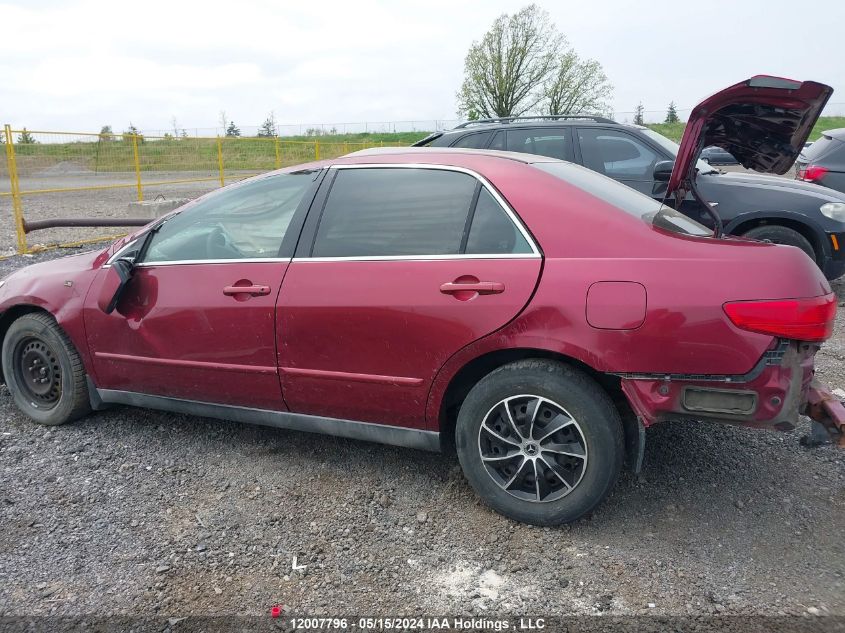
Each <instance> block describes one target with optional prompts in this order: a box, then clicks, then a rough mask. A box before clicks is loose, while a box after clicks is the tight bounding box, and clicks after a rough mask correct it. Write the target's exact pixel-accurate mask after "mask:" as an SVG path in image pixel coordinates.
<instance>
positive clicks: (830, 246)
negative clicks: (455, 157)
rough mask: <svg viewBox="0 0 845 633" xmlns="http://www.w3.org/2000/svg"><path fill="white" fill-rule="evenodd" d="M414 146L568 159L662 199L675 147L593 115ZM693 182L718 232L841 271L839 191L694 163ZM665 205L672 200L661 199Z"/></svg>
mask: <svg viewBox="0 0 845 633" xmlns="http://www.w3.org/2000/svg"><path fill="white" fill-rule="evenodd" d="M416 145H418V146H423V145H426V146H442V147H465V148H475V149H498V150H509V151H516V152H526V153H530V154H540V155H543V156H551V157H554V158H559V159H562V160H567V161H571V162H575V163H578V164H581V165H584V166H585V167H588V168H590V169H592V170H594V171H597V172H599V173H601V174H605V175H606V176H609V177H611V178H614V179H615V180H618V181H619V182H622V183H624V184H626V185H628V186H630V187H633V188H634V189H636V190H638V191H640V192H642V193H645V194H647V195H650V196H652V197H653V198H655V199H657V200H663V199H664V198H665V197H666V188H667V181H668V180H669V176H670V174H671V171H672V166H673V163H674V161H675V158H676V157H677V153H678V144H677V143H675V142H673V141H671V140H669V139H668V138H666V137H665V136H662V135H661V134H658V133H657V132H655V131H653V130H650V129H648V128H646V127H642V126H639V125H627V124H621V123H616V122H615V121H612V120H610V119H606V118H602V117H595V116H573V117H519V118H509V119H508V118H505V119H495V120H494V119H487V120H483V121H470V122H467V123H463V124H461V125H459V126H458V127H456V128H455V129H453V130H449V131H444V132H435V133H434V134H431V135H429V136H427V137H426V138H424V139H422V140H421V141H419V142H418V143H416ZM697 168H698V176H697V178H696V187H697V189H698V191H699V193H700V194H701V195H702V197H703V198H704V199H705V200H707V201H709V202H710V203H711V204H712V205H713V207H714V210H715V211H716V212H717V213H718V214H719V216H720V217H721V220H722V223H723V226H724V233H725V234H732V235H743V236H746V237H750V238H754V239H758V240H767V241H770V242H774V243H776V244H788V245H790V246H797V247H798V248H800V249H801V250H803V251H804V252H805V253H807V255H809V256H810V258H811V259H813V261H815V262H816V263H817V264H818V266H819V268H821V269H822V271H823V272H824V273H825V275H826V276H827V277H828V279H835V278H837V277H839V276H841V275H842V274H843V273H845V253H843V251H845V241H843V240H845V221H843V220H842V219H840V218H845V194H843V193H840V192H838V191H834V190H832V189H828V188H825V187H820V186H818V185H814V184H809V183H805V182H800V181H796V180H790V179H787V178H781V177H778V176H764V175H760V174H755V173H724V172H722V171H719V170H717V169H715V168H713V167H711V166H710V165H708V164H707V163H705V162H704V161H699V162H698V164H697ZM666 202H667V203H670V204H673V205H674V201H673V200H670V199H668V198H667V200H666ZM679 210H680V211H681V212H683V213H684V214H685V215H687V216H689V217H691V218H692V219H694V220H696V221H698V222H700V223H702V224H704V225H706V226H708V227H710V228H713V227H714V224H715V222H714V220H713V218H712V216H711V215H710V213H708V211H707V209H705V208H704V206H703V205H702V204H701V203H699V202H698V201H696V199H695V197H694V196H693V195H691V194H689V193H688V194H687V196H686V198H685V199H684V200H683V203H682V204H681V208H680V209H679Z"/></svg>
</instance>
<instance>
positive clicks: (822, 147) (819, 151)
mask: <svg viewBox="0 0 845 633" xmlns="http://www.w3.org/2000/svg"><path fill="white" fill-rule="evenodd" d="M795 167H796V171H795V178H796V179H798V180H803V181H804V182H811V183H814V184H816V185H822V186H824V187H830V188H831V189H836V190H837V191H842V192H845V128H839V129H838V130H828V131H827V132H823V133H822V137H821V138H820V139H819V140H818V141H816V142H815V143H813V144H812V145H811V146H810V147H807V148H805V149H804V151H803V152H801V155H800V156H799V157H798V161H797V162H796V163H795Z"/></svg>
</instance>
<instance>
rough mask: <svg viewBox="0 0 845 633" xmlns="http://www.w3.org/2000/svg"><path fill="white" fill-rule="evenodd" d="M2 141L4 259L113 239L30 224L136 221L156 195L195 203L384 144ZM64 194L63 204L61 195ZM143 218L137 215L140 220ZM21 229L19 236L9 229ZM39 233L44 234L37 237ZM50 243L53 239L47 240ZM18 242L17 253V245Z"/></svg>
mask: <svg viewBox="0 0 845 633" xmlns="http://www.w3.org/2000/svg"><path fill="white" fill-rule="evenodd" d="M0 142H2V143H3V144H4V146H5V147H3V148H0V149H3V150H4V151H3V152H2V157H0V213H3V215H4V216H5V217H6V218H9V217H10V218H11V219H12V221H13V223H12V224H11V225H9V224H7V222H6V221H5V220H3V221H2V222H1V223H0V227H3V226H4V225H5V229H3V231H2V232H0V255H1V254H2V252H3V251H4V250H5V251H7V252H8V251H10V250H11V249H12V248H14V249H15V250H16V251H17V252H18V253H31V252H33V251H36V250H41V249H44V248H51V247H56V246H75V245H78V244H82V243H86V242H93V241H98V240H102V239H107V238H108V237H116V236H112V235H107V234H104V233H103V232H102V229H99V230H92V229H90V228H89V229H80V228H73V229H68V228H62V229H47V230H45V231H44V233H41V232H38V233H37V236H38V238H37V239H39V240H46V242H45V243H38V244H30V243H29V242H31V241H34V240H28V239H27V237H28V236H27V233H26V228H27V226H26V222H27V220H30V221H31V220H39V219H40V220H48V221H49V220H50V219H55V218H83V217H84V218H91V217H95V218H100V217H102V218H110V219H115V218H127V217H130V214H129V211H128V208H129V206H128V203H129V202H131V201H133V200H139V201H142V200H145V199H152V198H155V197H165V198H173V197H189V198H192V197H196V196H198V195H201V194H202V193H205V192H206V191H209V190H211V189H213V188H215V187H218V186H223V185H225V184H226V183H227V182H233V181H235V180H240V179H242V178H246V177H248V176H251V175H255V174H258V173H262V172H265V171H269V170H272V169H279V168H281V167H285V166H289V165H297V164H301V163H307V162H310V161H313V160H320V159H323V158H335V157H337V156H341V155H343V154H347V153H349V152H353V151H356V150H360V149H364V148H367V147H373V146H376V145H383V142H381V143H380V142H377V141H376V142H372V141H371V142H367V141H354V142H352V141H327V140H320V139H319V138H315V139H314V140H305V141H303V140H286V139H285V138H283V137H276V136H271V137H204V138H198V137H175V136H170V135H165V136H146V135H140V134H111V133H109V134H91V133H73V132H46V131H33V130H26V129H22V130H13V129H11V127H10V126H8V125H6V126H5V129H4V130H3V134H2V137H0ZM57 196H61V197H57ZM135 215H137V214H135ZM10 228H13V231H11V230H9V229H10ZM33 235H36V234H35V233H32V234H30V236H33ZM43 235H46V237H42V236H43ZM12 243H13V244H14V246H12Z"/></svg>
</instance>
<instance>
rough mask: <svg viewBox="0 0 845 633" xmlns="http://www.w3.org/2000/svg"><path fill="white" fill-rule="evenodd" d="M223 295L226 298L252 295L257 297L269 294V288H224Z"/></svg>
mask: <svg viewBox="0 0 845 633" xmlns="http://www.w3.org/2000/svg"><path fill="white" fill-rule="evenodd" d="M223 294H224V295H227V296H230V297H231V296H234V295H252V296H253V297H259V296H262V295H269V294H270V286H226V287H225V288H223Z"/></svg>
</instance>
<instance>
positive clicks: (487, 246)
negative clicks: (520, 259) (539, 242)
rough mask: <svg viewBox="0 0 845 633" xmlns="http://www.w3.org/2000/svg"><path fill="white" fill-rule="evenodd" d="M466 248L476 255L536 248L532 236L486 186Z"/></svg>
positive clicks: (520, 251)
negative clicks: (514, 220)
mask: <svg viewBox="0 0 845 633" xmlns="http://www.w3.org/2000/svg"><path fill="white" fill-rule="evenodd" d="M465 252H466V253H468V254H472V255H504V254H523V253H526V254H527V253H531V252H532V250H531V246H530V245H529V244H528V240H526V239H525V236H524V235H523V234H522V232H521V231H520V230H519V229H518V228H517V226H516V225H515V224H514V223H513V220H511V218H510V216H509V215H508V214H507V212H506V211H505V210H504V209H503V208H502V206H501V205H500V204H499V203H498V202H497V201H496V199H495V198H494V197H493V195H492V194H491V193H490V192H489V191H488V190H487V188H486V187H482V189H481V192H480V193H479V194H478V202H477V203H476V205H475V212H474V213H473V216H472V225H471V227H470V230H469V236H468V238H467V244H466V250H465Z"/></svg>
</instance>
